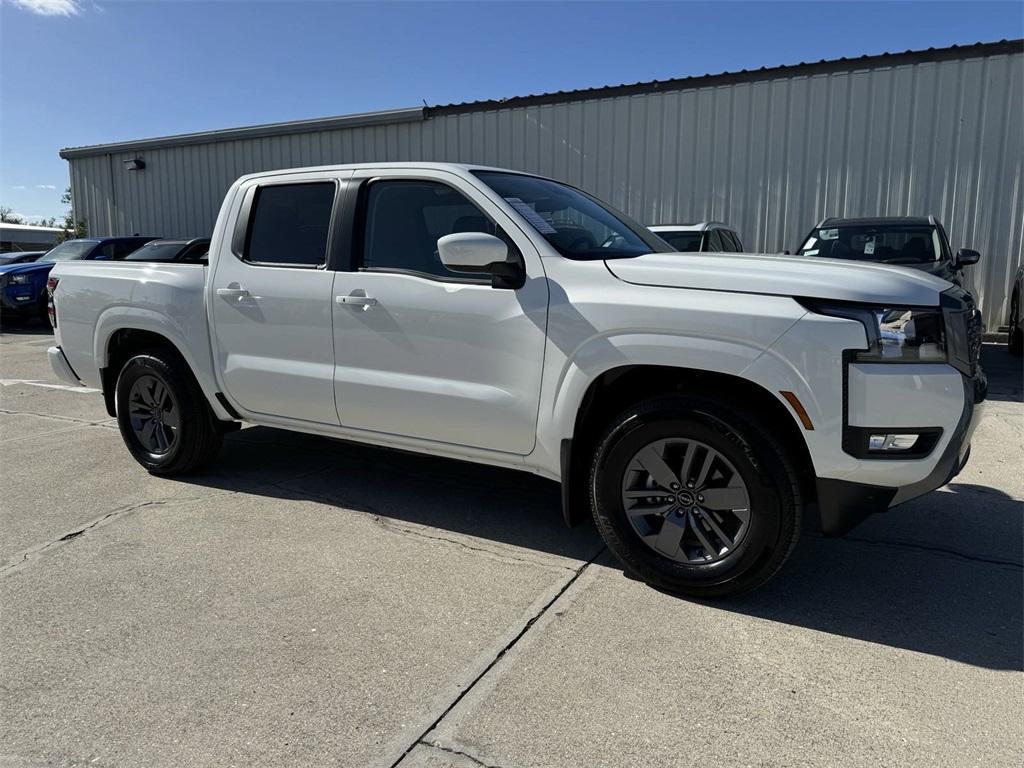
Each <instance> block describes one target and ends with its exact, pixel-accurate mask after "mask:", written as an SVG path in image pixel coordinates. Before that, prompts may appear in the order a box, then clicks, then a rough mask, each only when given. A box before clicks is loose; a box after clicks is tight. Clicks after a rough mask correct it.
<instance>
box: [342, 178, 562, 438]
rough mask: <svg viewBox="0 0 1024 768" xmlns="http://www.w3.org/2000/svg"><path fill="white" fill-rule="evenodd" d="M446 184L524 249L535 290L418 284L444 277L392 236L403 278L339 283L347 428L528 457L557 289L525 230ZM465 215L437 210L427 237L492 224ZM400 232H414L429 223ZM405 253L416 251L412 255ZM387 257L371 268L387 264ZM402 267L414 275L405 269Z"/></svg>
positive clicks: (365, 275)
mask: <svg viewBox="0 0 1024 768" xmlns="http://www.w3.org/2000/svg"><path fill="white" fill-rule="evenodd" d="M374 175H375V176H386V174H380V173H378V174H374ZM407 176H408V174H407V173H406V174H403V178H405V177H407ZM357 177H358V174H357ZM375 183H376V182H375ZM448 183H450V184H451V185H452V186H453V187H457V188H458V191H459V192H461V193H463V194H465V195H466V196H467V197H468V198H469V199H470V200H472V202H473V203H474V205H476V206H478V207H479V208H480V209H481V210H480V211H479V212H478V214H479V213H482V214H485V215H486V217H487V218H489V219H490V221H491V223H495V222H496V223H497V224H498V225H500V226H501V227H502V232H503V233H504V234H506V236H508V237H509V238H510V239H511V240H513V241H514V242H515V244H516V247H517V248H519V250H520V251H523V257H524V258H525V260H526V265H527V274H528V277H527V280H526V284H525V285H524V286H523V287H522V288H520V289H519V290H508V289H497V288H492V287H491V286H490V284H489V282H488V281H484V283H483V284H481V282H480V281H479V280H477V281H476V282H465V280H466V277H467V276H465V275H462V276H459V275H451V278H452V279H451V280H447V279H445V278H444V277H441V276H438V275H437V274H434V275H433V276H428V275H427V274H415V273H413V272H415V271H416V269H420V270H431V271H432V272H434V273H437V272H442V273H443V271H444V269H443V267H441V268H440V269H438V268H437V267H436V265H435V264H433V262H432V261H431V257H430V253H429V252H428V251H426V250H425V249H423V248H417V243H416V242H414V241H413V240H411V239H406V240H403V239H402V237H396V236H394V235H393V234H392V233H391V232H388V233H387V235H386V236H381V238H380V240H379V241H378V242H379V243H382V244H384V245H381V246H380V247H381V248H384V249H385V253H384V254H383V261H384V262H385V264H386V265H387V264H390V265H391V266H393V267H394V271H389V270H388V268H387V266H383V267H381V266H377V267H376V268H374V269H372V270H369V271H357V272H338V273H337V275H336V277H335V285H334V296H335V302H334V307H333V309H334V338H335V362H336V368H335V388H336V400H337V404H338V415H339V418H340V420H341V424H342V425H343V426H344V427H348V428H353V429H360V430H370V431H374V432H382V433H388V434H392V435H401V436H407V437H414V438H420V439H426V440H434V441H438V442H444V443H452V444H457V445H464V446H471V447H476V448H484V449H490V450H497V451H506V452H510V453H520V454H527V453H529V452H530V451H531V450H532V449H533V444H534V440H535V433H536V420H537V406H538V401H539V396H540V384H541V370H542V367H543V357H544V340H545V336H544V328H545V323H546V313H547V302H548V288H547V282H546V280H545V279H543V276H542V270H541V267H540V260H539V257H538V256H537V254H536V252H535V251H534V250H533V247H532V245H531V244H530V243H529V241H528V240H527V239H526V238H525V236H523V235H522V233H521V232H518V231H517V232H516V233H515V235H513V233H512V232H511V231H509V230H510V229H511V227H512V226H514V225H513V224H511V222H508V220H507V218H505V219H504V220H502V219H503V214H501V209H500V208H498V207H497V206H495V205H493V204H491V203H490V201H488V200H486V199H477V198H475V197H473V195H472V192H473V191H472V188H471V187H469V186H468V185H467V184H465V182H463V183H462V184H461V185H460V184H459V182H458V181H457V180H449V182H448ZM441 197H443V195H441ZM454 210H455V209H454V207H453V208H452V211H453V212H454ZM467 213H468V212H467V211H466V210H465V209H464V208H463V209H460V210H459V211H458V212H457V213H453V215H447V214H446V213H445V212H444V211H441V212H439V211H438V210H437V209H436V207H434V206H431V210H429V211H428V212H427V216H426V219H427V220H428V221H427V223H426V229H427V230H429V237H430V238H431V239H432V238H434V236H435V235H438V234H439V233H440V234H449V233H450V231H451V230H452V228H453V227H454V228H458V227H460V226H473V225H474V224H473V220H474V219H475V220H476V221H481V220H482V219H483V218H484V216H473V215H467ZM368 217H369V218H370V219H371V220H372V221H374V222H375V223H374V225H373V226H380V227H383V228H384V229H386V228H387V222H383V221H380V219H379V217H378V218H377V219H374V217H373V211H372V210H371V211H370V212H369V213H368ZM459 222H461V224H460V223H459ZM414 224H415V225H416V226H414ZM394 225H395V226H396V227H400V228H403V229H404V230H405V231H408V229H417V228H421V227H422V225H423V222H418V221H417V222H410V221H395V222H394ZM357 226H358V224H357ZM439 227H440V229H439ZM462 231H478V230H462ZM371 235H372V233H371ZM403 248H409V249H412V250H415V251H417V252H416V253H415V254H409V253H404V252H403V251H402V249H403ZM387 249H391V250H390V251H388V250H387ZM395 249H397V250H395ZM379 250H380V249H378V252H377V253H376V254H375V255H374V257H373V259H372V260H370V262H369V263H374V264H379V263H380V262H381V256H382V254H381V253H380V252H379ZM361 256H362V254H357V258H361ZM403 264H404V265H406V266H408V267H410V268H411V269H409V270H408V271H404V272H403V271H400V270H401V268H402V265H403Z"/></svg>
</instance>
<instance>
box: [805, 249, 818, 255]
mask: <svg viewBox="0 0 1024 768" xmlns="http://www.w3.org/2000/svg"><path fill="white" fill-rule="evenodd" d="M803 255H804V256H817V255H818V249H817V248H815V249H814V250H813V251H804V252H803Z"/></svg>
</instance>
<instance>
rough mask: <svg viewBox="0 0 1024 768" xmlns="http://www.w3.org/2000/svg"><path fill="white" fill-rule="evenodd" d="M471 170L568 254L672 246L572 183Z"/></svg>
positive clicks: (617, 253) (620, 254)
mask: <svg viewBox="0 0 1024 768" xmlns="http://www.w3.org/2000/svg"><path fill="white" fill-rule="evenodd" d="M474 174H475V175H476V177H477V178H479V179H480V180H481V181H482V182H483V183H484V184H486V185H487V186H489V187H490V188H491V189H493V190H494V191H495V192H497V193H498V194H499V195H501V196H502V197H503V198H504V199H505V201H506V202H507V203H508V204H509V205H511V206H512V207H513V208H515V209H516V211H517V212H518V213H519V214H520V215H521V216H522V217H523V218H524V219H526V220H527V221H528V222H529V223H530V225H531V226H532V227H533V228H534V229H535V230H537V232H538V233H540V234H541V235H542V236H543V237H544V239H545V240H547V241H548V242H549V243H551V245H552V246H554V248H555V250H557V251H558V252H559V253H560V254H562V255H563V256H566V257H568V258H570V259H616V258H625V257H630V256H641V255H643V254H645V253H651V252H652V251H670V250H671V248H670V247H668V246H667V245H666V244H665V243H664V242H663V241H662V240H661V239H659V238H658V237H657V236H655V235H654V234H653V233H651V232H649V231H648V230H647V229H646V227H643V226H641V225H640V224H637V223H636V222H635V221H632V220H630V219H629V217H627V216H626V215H624V214H622V213H619V212H617V211H615V210H614V209H612V208H609V207H607V206H605V205H604V204H602V203H599V202H598V201H597V200H595V199H594V198H592V197H590V196H589V195H587V194H584V193H583V192H580V191H579V190H578V189H574V188H573V187H569V186H566V185H565V184H559V183H558V182H556V181H550V180H548V179H539V178H537V177H535V176H521V175H519V174H516V173H504V172H501V171H474Z"/></svg>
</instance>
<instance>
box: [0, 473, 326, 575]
mask: <svg viewBox="0 0 1024 768" xmlns="http://www.w3.org/2000/svg"><path fill="white" fill-rule="evenodd" d="M319 471H320V470H319V469H315V470H305V471H303V472H301V473H300V474H298V475H295V476H292V477H288V478H284V479H282V480H278V481H275V482H272V483H256V484H255V485H251V486H248V487H246V488H236V489H235V490H231V491H227V492H226V495H227V496H234V495H235V494H239V493H246V492H249V491H254V490H256V489H257V488H263V487H266V486H275V487H276V486H277V485H278V484H279V483H285V482H290V481H292V480H299V479H301V478H303V477H306V476H307V475H311V474H314V473H315V472H319ZM209 498H211V497H203V496H168V497H165V498H162V499H150V500H149V501H140V502H138V503H136V504H128V505H126V506H124V507H118V508H116V509H112V510H111V511H109V512H107V513H105V514H103V515H101V516H100V517H97V518H95V519H93V520H92V521H90V522H88V523H86V524H85V525H82V526H79V527H78V528H75V529H74V530H72V531H71V532H69V533H65V534H64V535H63V536H60V537H58V538H56V539H53V540H52V541H48V542H45V543H44V544H37V545H36V546H34V547H30V548H29V549H26V550H23V551H22V552H19V553H18V554H15V555H13V557H15V558H17V557H19V556H20V557H21V559H20V560H18V561H17V562H13V563H8V564H7V565H5V566H3V567H0V576H4V575H5V574H7V573H9V572H11V571H13V570H14V569H16V568H20V567H21V566H24V565H25V564H26V563H28V562H31V561H35V560H36V559H38V557H39V556H40V555H42V554H43V553H45V552H49V551H50V550H52V549H55V548H57V547H59V546H60V545H61V544H64V543H66V542H69V541H74V540H75V539H77V538H78V537H80V536H81V535H82V534H84V533H86V532H87V531H90V530H92V529H93V528H95V527H97V526H98V525H102V524H104V523H106V522H107V521H112V520H114V519H119V518H122V517H124V516H125V515H127V514H128V513H130V512H134V511H136V510H139V509H142V508H144V507H158V506H164V505H167V504H183V505H186V506H187V505H189V504H196V503H199V502H202V501H206V500H207V499H209Z"/></svg>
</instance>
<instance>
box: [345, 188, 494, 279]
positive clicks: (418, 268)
mask: <svg viewBox="0 0 1024 768" xmlns="http://www.w3.org/2000/svg"><path fill="white" fill-rule="evenodd" d="M454 232H486V233H487V234H489V235H494V234H497V233H496V229H495V225H494V223H493V222H492V221H491V220H490V219H488V218H487V217H486V216H485V215H484V214H483V213H481V211H480V209H479V208H477V207H476V206H475V205H473V203H471V202H470V201H469V200H467V199H466V197H465V196H464V195H463V194H462V193H461V192H458V191H457V190H454V189H452V188H451V187H449V186H446V185H445V184H441V183H439V182H434V181H412V180H401V181H398V180H395V181H377V182H374V183H373V184H371V185H370V187H369V189H368V190H367V195H366V230H365V236H364V238H363V263H362V266H363V268H364V269H395V270H398V269H400V270H407V271H411V272H421V273H424V274H427V275H436V276H438V277H447V278H451V277H461V278H465V277H466V275H465V273H456V272H451V271H450V270H448V268H446V267H445V266H444V264H442V263H441V257H440V256H439V255H438V253H437V241H438V239H439V238H441V237H443V236H444V235H450V234H452V233H454Z"/></svg>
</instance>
